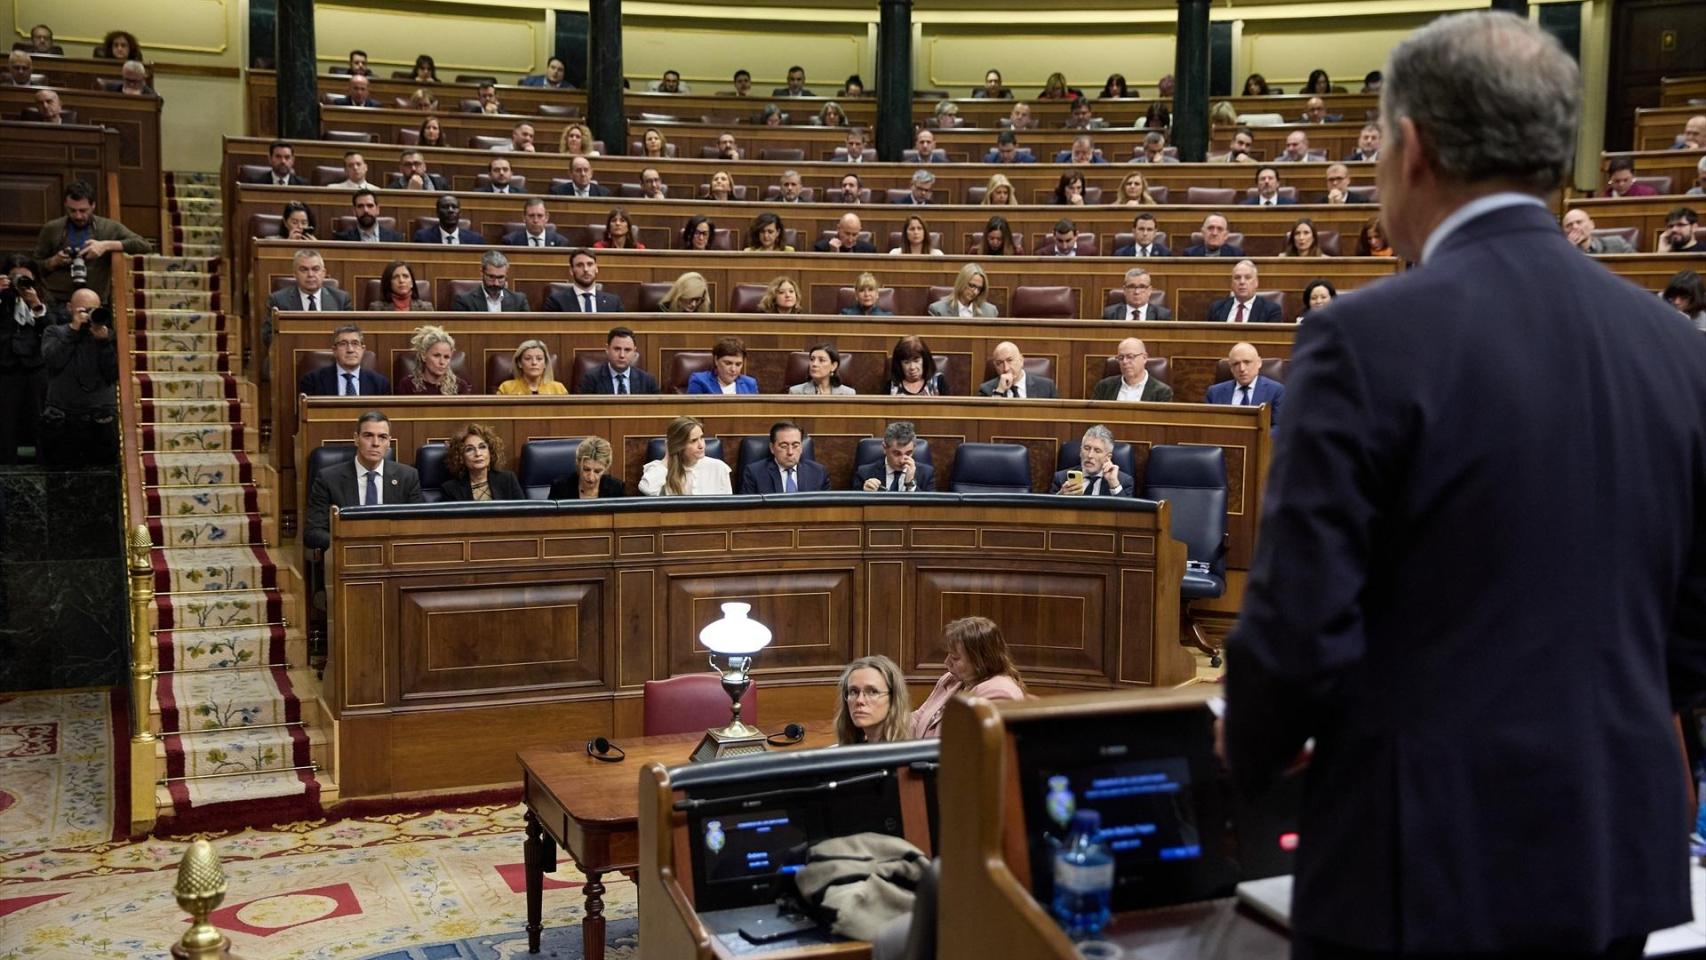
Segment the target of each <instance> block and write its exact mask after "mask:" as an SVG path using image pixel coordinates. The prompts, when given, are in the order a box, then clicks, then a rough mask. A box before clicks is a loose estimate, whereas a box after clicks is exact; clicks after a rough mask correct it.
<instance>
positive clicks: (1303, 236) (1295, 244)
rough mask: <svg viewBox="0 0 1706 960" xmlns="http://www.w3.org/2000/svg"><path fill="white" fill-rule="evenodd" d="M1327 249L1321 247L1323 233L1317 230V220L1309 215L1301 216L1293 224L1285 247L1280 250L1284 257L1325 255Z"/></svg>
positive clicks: (1286, 236) (1287, 235)
mask: <svg viewBox="0 0 1706 960" xmlns="http://www.w3.org/2000/svg"><path fill="white" fill-rule="evenodd" d="M1326 255H1327V251H1325V250H1322V249H1321V235H1320V234H1319V233H1316V232H1315V221H1313V220H1311V219H1309V218H1308V217H1302V218H1300V219H1299V220H1298V221H1297V222H1296V223H1294V224H1292V225H1291V230H1289V231H1287V233H1286V235H1285V249H1284V250H1281V251H1280V256H1282V257H1324V256H1326Z"/></svg>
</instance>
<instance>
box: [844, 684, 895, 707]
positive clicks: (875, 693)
mask: <svg viewBox="0 0 1706 960" xmlns="http://www.w3.org/2000/svg"><path fill="white" fill-rule="evenodd" d="M888 695H889V692H888V691H887V690H878V689H877V688H876V687H848V688H847V702H848V703H858V702H859V701H861V700H867V701H870V702H871V703H876V702H877V701H878V700H881V699H882V698H884V697H886V696H888Z"/></svg>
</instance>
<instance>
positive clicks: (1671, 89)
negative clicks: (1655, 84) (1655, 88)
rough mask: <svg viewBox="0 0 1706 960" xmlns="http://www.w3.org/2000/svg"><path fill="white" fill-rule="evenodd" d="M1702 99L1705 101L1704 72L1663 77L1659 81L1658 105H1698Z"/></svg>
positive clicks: (1705, 81)
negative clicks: (1686, 75)
mask: <svg viewBox="0 0 1706 960" xmlns="http://www.w3.org/2000/svg"><path fill="white" fill-rule="evenodd" d="M1702 101H1706V74H1696V75H1694V76H1688V77H1665V78H1664V79H1662V80H1660V81H1659V105H1660V106H1665V107H1687V106H1699V105H1700V103H1701V102H1702Z"/></svg>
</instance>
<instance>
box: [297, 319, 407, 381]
mask: <svg viewBox="0 0 1706 960" xmlns="http://www.w3.org/2000/svg"><path fill="white" fill-rule="evenodd" d="M366 356H367V341H366V339H365V338H363V336H362V334H361V328H360V327H358V326H356V325H355V324H353V323H346V324H343V325H342V326H340V327H338V328H337V329H336V330H333V331H332V363H331V364H330V365H328V366H324V367H321V368H319V369H318V370H310V371H308V372H307V373H305V374H303V375H302V379H301V380H298V381H297V382H296V392H297V393H305V394H307V395H308V396H310V397H371V396H380V397H382V396H385V395H386V394H388V393H390V392H391V380H390V378H389V377H387V376H385V375H384V374H383V373H379V372H377V371H374V370H369V369H367V368H366V367H364V366H362V363H361V361H362V359H363V358H364V357H366Z"/></svg>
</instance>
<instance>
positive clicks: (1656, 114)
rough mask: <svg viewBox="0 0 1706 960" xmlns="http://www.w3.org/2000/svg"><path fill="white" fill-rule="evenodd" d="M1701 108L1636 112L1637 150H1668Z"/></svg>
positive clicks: (1652, 109)
mask: <svg viewBox="0 0 1706 960" xmlns="http://www.w3.org/2000/svg"><path fill="white" fill-rule="evenodd" d="M1700 111H1701V108H1700V107H1690V106H1676V107H1641V108H1639V109H1637V110H1636V111H1635V149H1636V150H1667V149H1669V148H1670V145H1671V144H1673V143H1675V142H1676V138H1677V137H1678V136H1679V135H1680V134H1681V133H1682V125H1683V124H1685V123H1687V122H1688V118H1689V117H1692V116H1694V115H1696V114H1698V113H1700Z"/></svg>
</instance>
